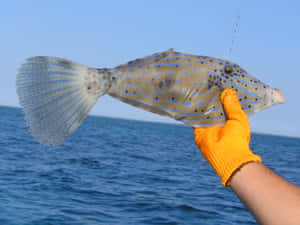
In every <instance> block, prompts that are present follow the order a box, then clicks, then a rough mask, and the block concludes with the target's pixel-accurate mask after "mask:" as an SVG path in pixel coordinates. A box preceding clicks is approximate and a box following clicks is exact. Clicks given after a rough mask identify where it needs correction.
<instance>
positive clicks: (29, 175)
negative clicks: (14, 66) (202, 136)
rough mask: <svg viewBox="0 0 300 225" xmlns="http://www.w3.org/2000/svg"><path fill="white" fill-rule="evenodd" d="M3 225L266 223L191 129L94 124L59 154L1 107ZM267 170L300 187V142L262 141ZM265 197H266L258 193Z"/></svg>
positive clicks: (94, 120) (255, 141)
mask: <svg viewBox="0 0 300 225" xmlns="http://www.w3.org/2000/svg"><path fill="white" fill-rule="evenodd" d="M0 115H1V117H0V129H1V130H0V147H1V153H0V154H1V156H0V182H1V183H0V209H1V210H0V224H1V225H6V224H7V225H8V224H9V225H22V224H26V225H29V224H42V225H44V224H45V225H46V224H49V225H50V224H59V225H60V224H78V225H79V224H104V225H123V224H124V225H125V224H126V225H127V224H168V225H176V224H187V225H192V224H211V225H214V224H215V225H220V224H229V225H232V224H256V222H255V220H254V219H253V217H252V216H251V214H250V213H249V212H248V211H247V210H246V208H245V207H244V206H243V205H242V204H241V202H240V201H239V200H238V198H237V197H236V196H235V195H234V193H233V192H232V191H231V189H230V188H223V187H222V186H221V183H220V180H219V178H218V177H217V176H216V174H215V173H214V172H213V171H212V169H211V168H210V166H209V165H208V164H207V163H206V162H205V160H204V159H203V157H202V156H201V154H200V153H199V150H198V148H197V147H196V146H195V145H194V137H193V132H192V129H191V128H189V127H184V126H179V125H170V124H160V123H149V122H138V121H130V120H123V119H112V118H105V117H94V116H89V117H88V118H87V119H86V120H85V121H84V123H83V125H82V126H81V127H80V128H79V129H78V130H77V131H76V132H75V133H74V134H73V135H71V137H69V138H68V139H67V141H66V142H65V143H64V144H63V145H61V146H59V147H45V146H42V145H40V144H38V143H37V142H36V141H35V140H34V139H33V138H32V137H31V136H30V134H29V133H28V131H27V128H26V123H25V121H24V120H23V115H22V112H21V109H19V108H9V107H0ZM251 148H252V149H253V150H254V152H255V153H257V154H259V155H260V156H261V157H262V158H263V160H264V163H265V164H266V165H267V166H269V167H271V168H272V169H274V170H275V171H276V172H277V173H279V174H280V175H281V176H283V177H285V178H286V179H288V180H289V181H291V182H293V183H295V184H297V185H300V139H298V138H288V137H280V136H271V135H261V134H255V133H254V134H252V141H251ZM257 191H259V190H257Z"/></svg>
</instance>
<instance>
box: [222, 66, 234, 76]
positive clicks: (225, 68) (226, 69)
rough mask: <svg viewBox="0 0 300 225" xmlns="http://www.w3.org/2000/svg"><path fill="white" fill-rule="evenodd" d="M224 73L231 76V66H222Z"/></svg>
mask: <svg viewBox="0 0 300 225" xmlns="http://www.w3.org/2000/svg"><path fill="white" fill-rule="evenodd" d="M224 72H225V73H227V74H232V72H233V67H232V66H231V65H226V66H224Z"/></svg>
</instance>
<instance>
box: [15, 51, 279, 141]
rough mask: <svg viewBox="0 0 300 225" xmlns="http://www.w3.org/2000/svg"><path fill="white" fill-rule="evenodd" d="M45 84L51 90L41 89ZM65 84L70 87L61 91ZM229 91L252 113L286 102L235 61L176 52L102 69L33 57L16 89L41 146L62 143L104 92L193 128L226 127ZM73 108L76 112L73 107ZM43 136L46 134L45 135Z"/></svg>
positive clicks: (58, 59) (31, 129)
mask: <svg viewBox="0 0 300 225" xmlns="http://www.w3.org/2000/svg"><path fill="white" fill-rule="evenodd" d="M42 81H45V82H42ZM74 82H75V83H74ZM44 86H46V87H47V88H48V87H49V88H50V89H49V90H50V92H49V91H48V92H46V91H45V90H44V89H43V88H41V87H44ZM64 86H65V87H68V88H66V89H62V87H64ZM227 88H235V89H236V91H237V93H238V97H239V99H240V102H241V105H242V108H243V109H244V111H245V112H246V113H247V114H248V115H251V114H253V113H255V112H258V111H261V110H263V109H265V108H267V107H270V106H271V105H275V104H278V103H283V102H284V98H283V96H282V94H281V92H280V91H279V90H278V89H275V88H271V87H270V86H268V85H266V84H264V83H263V82H261V81H260V80H258V79H256V78H254V77H253V76H251V75H249V74H248V73H247V72H246V71H245V70H244V69H242V68H241V67H240V66H238V65H237V64H235V63H232V62H229V61H227V60H221V59H217V58H214V57H208V56H198V55H191V54H185V53H180V52H175V51H174V50H173V49H169V50H167V51H164V52H161V53H155V54H152V55H150V56H146V57H144V58H139V59H136V60H133V61H130V62H128V63H126V64H122V65H119V66H117V67H114V68H104V69H98V68H89V67H86V66H84V65H80V64H77V63H74V62H71V61H68V60H64V59H61V58H57V57H33V58H30V59H28V60H27V61H26V62H25V63H24V64H23V65H22V66H21V68H20V70H19V73H18V76H17V91H18V95H19V98H20V103H21V105H22V107H23V111H24V113H25V118H26V119H27V121H29V122H28V125H29V128H30V131H31V133H32V134H33V136H35V137H36V138H37V140H38V141H39V142H40V143H43V144H48V145H57V144H60V143H61V142H62V141H63V140H64V139H65V138H66V137H67V136H68V135H69V134H70V133H71V132H73V131H74V130H75V129H76V128H77V127H78V126H79V125H80V123H81V122H82V121H83V119H84V118H85V117H86V115H87V113H88V111H89V110H90V109H91V108H92V106H93V105H94V104H95V102H96V101H97V99H98V98H100V97H101V96H103V95H105V94H108V95H110V96H112V97H114V98H117V99H119V100H121V101H123V102H125V103H128V104H131V105H133V106H136V107H139V108H142V109H144V110H147V111H150V112H153V113H157V114H160V115H164V116H168V117H171V118H173V119H176V120H179V121H182V122H183V123H184V124H186V125H189V126H193V127H207V126H211V125H215V124H223V123H224V122H225V121H226V115H225V112H224V108H223V106H222V103H221V101H220V95H221V92H222V91H223V90H224V89H227ZM55 91H57V92H59V93H60V96H61V97H60V98H58V97H56V93H55ZM70 96H75V97H72V98H70ZM39 97H42V98H43V99H44V100H46V104H45V106H43V105H42V106H41V104H40V99H39ZM50 99H51V101H50ZM67 99H71V100H67ZM47 102H48V103H47ZM78 102H79V103H78ZM47 104H48V105H47ZM64 104H67V106H68V107H69V106H71V107H69V108H66V106H64ZM72 104H74V105H75V106H76V107H78V108H76V109H74V108H73V107H72ZM35 105H36V107H35ZM49 105H50V106H49ZM38 106H39V107H38ZM43 107H44V108H43ZM49 107H50V108H51V109H53V111H54V112H53V113H54V114H55V116H50V117H51V118H49V119H48V120H49V121H48V120H47V121H48V122H47V124H44V123H45V122H44V121H42V120H41V119H40V117H39V114H42V115H48V114H49V112H48V111H49V110H48V109H47V108H49ZM80 110H81V111H80ZM69 111H71V112H69ZM36 112H38V113H39V114H37V113H36ZM51 112H52V111H51ZM62 115H68V116H69V117H67V118H64V117H61V116H62ZM56 120H58V121H59V122H60V123H61V122H64V120H67V122H66V123H67V124H68V125H62V126H58V125H57V121H56ZM70 121H71V122H70ZM51 122H54V123H53V124H54V125H55V126H54V125H53V126H52V125H51ZM47 126H48V127H47ZM58 128H59V129H62V131H61V135H63V138H58V136H59V133H57V129H58ZM43 129H44V130H43ZM43 132H44V133H46V134H45V135H42V134H43ZM54 132H55V134H54Z"/></svg>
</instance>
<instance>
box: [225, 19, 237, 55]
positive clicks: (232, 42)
mask: <svg viewBox="0 0 300 225" xmlns="http://www.w3.org/2000/svg"><path fill="white" fill-rule="evenodd" d="M239 23H240V15H238V16H237V18H236V23H235V25H234V30H233V35H232V40H231V46H230V48H229V52H228V55H227V58H226V60H229V58H230V56H231V53H232V48H233V45H234V41H235V39H236V34H237V31H238V28H239Z"/></svg>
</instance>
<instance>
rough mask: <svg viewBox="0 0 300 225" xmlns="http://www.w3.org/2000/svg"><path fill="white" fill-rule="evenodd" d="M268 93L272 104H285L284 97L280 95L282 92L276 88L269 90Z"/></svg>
mask: <svg viewBox="0 0 300 225" xmlns="http://www.w3.org/2000/svg"><path fill="white" fill-rule="evenodd" d="M269 93H270V95H271V97H272V100H273V104H283V103H285V97H284V96H283V94H282V91H281V90H280V89H277V88H270V89H269Z"/></svg>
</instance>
